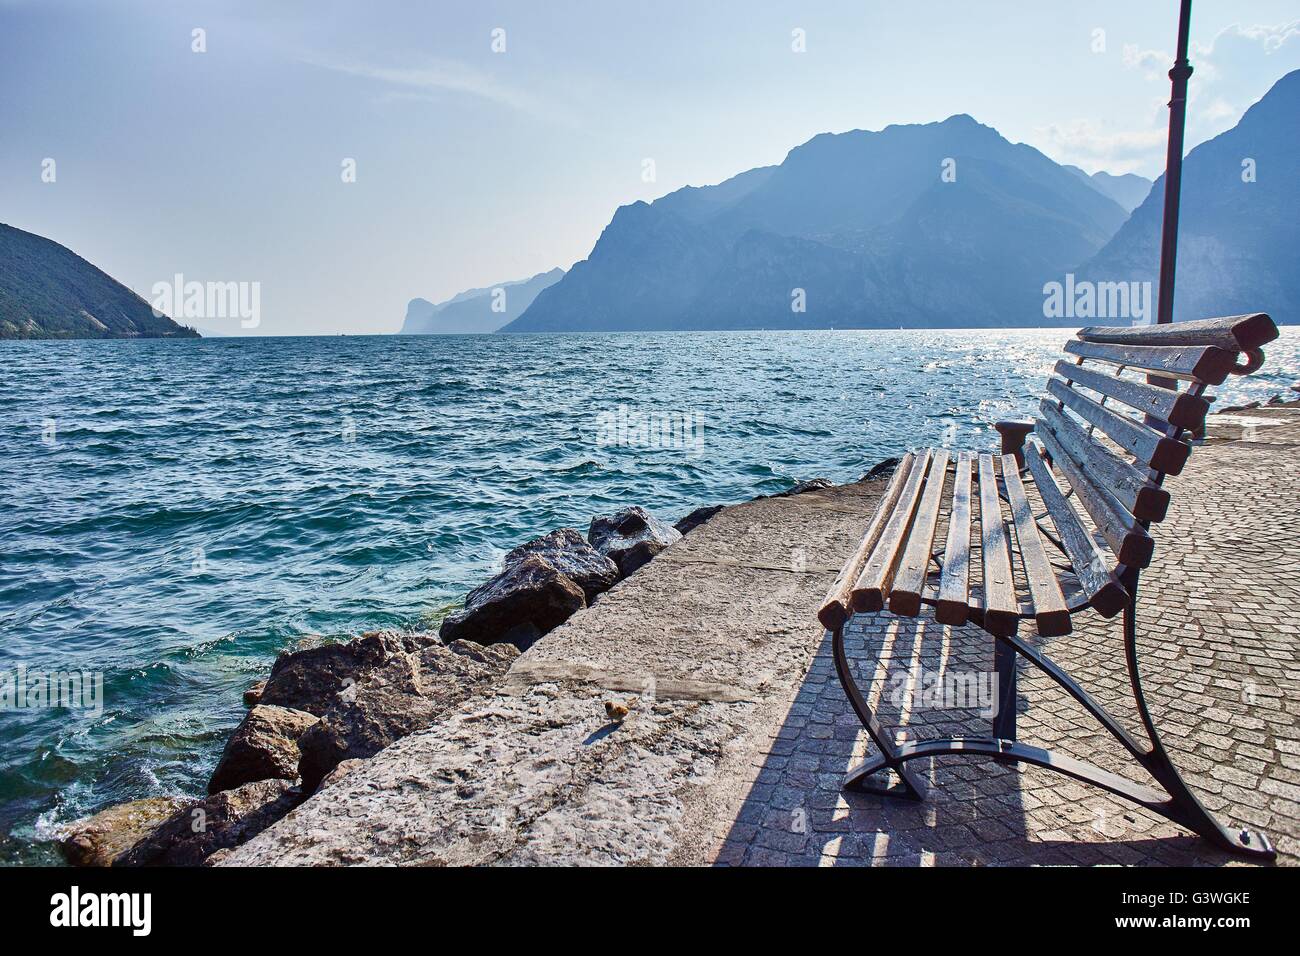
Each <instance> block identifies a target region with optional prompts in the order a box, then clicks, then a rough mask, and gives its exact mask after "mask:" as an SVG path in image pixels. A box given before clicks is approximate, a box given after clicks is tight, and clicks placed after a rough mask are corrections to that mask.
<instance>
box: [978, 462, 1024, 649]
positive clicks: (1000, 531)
mask: <svg viewBox="0 0 1300 956" xmlns="http://www.w3.org/2000/svg"><path fill="white" fill-rule="evenodd" d="M979 476H980V547H981V551H982V556H983V559H984V628H985V629H986V630H987V631H989V633H991V634H997V635H999V636H1005V635H1010V634H1014V633H1015V631H1016V625H1017V624H1018V623H1019V620H1020V602H1019V600H1017V598H1016V583H1015V579H1014V578H1013V577H1012V574H1011V552H1010V551H1009V550H1008V547H1007V526H1006V521H1005V519H1004V518H1003V517H1002V505H1001V498H1000V497H999V496H998V479H997V474H996V472H995V471H994V467H993V456H992V455H990V454H983V455H980V457H979Z"/></svg>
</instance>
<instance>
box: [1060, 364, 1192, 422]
mask: <svg viewBox="0 0 1300 956" xmlns="http://www.w3.org/2000/svg"><path fill="white" fill-rule="evenodd" d="M1055 372H1056V374H1057V375H1059V376H1061V378H1064V379H1069V380H1071V381H1074V382H1078V383H1079V384H1080V385H1083V386H1085V387H1086V388H1090V389H1092V390H1093V391H1094V392H1100V393H1101V394H1103V395H1106V396H1108V397H1110V398H1113V399H1116V400H1118V401H1121V402H1123V403H1124V404H1125V405H1128V406H1129V407H1131V408H1135V409H1137V410H1138V411H1140V412H1142V413H1143V414H1145V415H1152V416H1154V417H1155V418H1158V419H1160V420H1161V421H1166V422H1169V424H1171V425H1177V426H1178V427H1179V428H1200V427H1201V426H1202V425H1204V424H1205V414H1206V412H1208V411H1209V410H1210V403H1209V402H1207V401H1206V400H1205V399H1203V398H1201V397H1200V396H1198V395H1189V394H1188V393H1187V392H1177V391H1174V390H1172V389H1168V388H1159V387H1157V386H1155V385H1149V384H1147V383H1146V382H1135V381H1132V380H1131V379H1127V378H1120V377H1118V376H1117V375H1106V374H1104V373H1102V372H1099V371H1097V370H1096V369H1091V368H1087V367H1085V366H1083V365H1071V364H1070V363H1069V362H1057V363H1056V368H1055Z"/></svg>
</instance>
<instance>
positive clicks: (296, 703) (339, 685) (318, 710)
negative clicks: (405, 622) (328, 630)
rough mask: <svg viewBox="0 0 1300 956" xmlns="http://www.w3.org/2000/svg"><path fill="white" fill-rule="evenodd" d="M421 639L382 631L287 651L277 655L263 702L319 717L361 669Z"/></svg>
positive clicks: (376, 663)
mask: <svg viewBox="0 0 1300 956" xmlns="http://www.w3.org/2000/svg"><path fill="white" fill-rule="evenodd" d="M417 640H418V639H417V638H414V637H407V636H402V635H398V634H393V633H390V632H378V633H372V634H365V635H362V636H361V637H358V638H356V639H355V640H351V641H348V642H347V643H346V644H322V645H319V646H317V647H309V648H305V649H303V650H296V651H289V652H286V653H284V654H281V655H280V656H279V657H278V658H276V661H275V664H274V666H272V668H271V676H270V677H268V678H267V679H266V686H265V687H263V688H262V694H261V697H260V698H259V703H261V704H275V705H276V706H278V707H291V708H293V709H294V710H305V711H307V713H309V714H315V715H316V716H317V717H319V716H320V715H321V714H323V713H325V711H327V710H328V709H329V708H330V705H331V704H333V703H334V701H335V699H336V698H337V697H338V694H339V692H340V691H342V690H343V689H344V688H345V687H346V686H348V682H349V681H355V680H356V678H357V675H358V674H359V673H360V672H361V671H363V670H365V669H367V668H370V667H377V666H379V665H380V664H383V663H384V661H386V660H387V659H388V658H389V656H391V655H392V654H395V653H404V652H405V651H407V650H409V649H411V648H412V647H413V646H415V643H416V642H417Z"/></svg>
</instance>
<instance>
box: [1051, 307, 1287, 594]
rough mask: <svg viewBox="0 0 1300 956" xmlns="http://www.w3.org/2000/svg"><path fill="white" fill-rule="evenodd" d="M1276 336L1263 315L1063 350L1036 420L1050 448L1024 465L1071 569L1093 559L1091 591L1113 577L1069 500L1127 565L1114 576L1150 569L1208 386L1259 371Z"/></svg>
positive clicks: (1119, 335)
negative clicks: (1153, 527)
mask: <svg viewBox="0 0 1300 956" xmlns="http://www.w3.org/2000/svg"><path fill="white" fill-rule="evenodd" d="M1277 336H1278V331H1277V326H1275V325H1274V324H1273V321H1272V319H1270V318H1269V317H1268V316H1267V315H1264V314H1263V313H1256V314H1254V315H1238V316H1230V317H1228V318H1222V319H1205V320H1203V321H1199V322H1178V323H1175V324H1172V325H1154V326H1150V325H1149V326H1134V327H1120V328H1101V327H1095V328H1085V329H1081V330H1080V331H1079V333H1078V337H1077V338H1076V339H1074V340H1071V341H1070V342H1067V343H1066V346H1065V352H1066V356H1065V357H1064V358H1063V359H1062V360H1061V361H1059V362H1057V363H1056V366H1055V368H1054V370H1053V371H1054V374H1053V376H1052V377H1051V379H1050V380H1049V381H1048V384H1047V393H1046V394H1045V395H1044V397H1043V400H1042V402H1041V403H1040V406H1039V415H1038V417H1037V419H1036V420H1035V423H1034V436H1035V438H1036V439H1037V443H1038V446H1041V452H1040V450H1039V447H1035V445H1034V444H1033V443H1031V444H1030V445H1029V446H1027V447H1026V449H1025V464H1026V466H1027V467H1028V468H1029V469H1030V471H1031V472H1032V473H1033V474H1034V479H1035V483H1036V484H1037V485H1038V486H1039V489H1040V495H1041V497H1042V498H1043V502H1044V504H1045V505H1046V506H1047V509H1048V512H1049V514H1051V515H1052V519H1053V523H1054V524H1055V525H1056V526H1057V529H1058V531H1059V532H1060V536H1061V538H1062V543H1063V545H1064V546H1065V548H1066V550H1067V551H1068V552H1070V557H1071V559H1072V561H1073V563H1074V566H1075V567H1076V568H1078V567H1080V566H1081V564H1080V561H1082V560H1086V559H1088V557H1089V554H1091V555H1092V558H1091V560H1090V561H1089V562H1088V563H1089V564H1090V565H1092V566H1094V569H1095V571H1096V572H1097V576H1096V580H1094V581H1092V582H1088V581H1081V583H1082V584H1083V585H1084V587H1085V590H1087V591H1089V592H1094V590H1095V588H1100V587H1102V586H1103V585H1104V584H1105V580H1106V579H1109V578H1110V572H1111V570H1112V569H1111V568H1109V567H1107V568H1101V567H1096V565H1097V564H1099V561H1098V555H1097V554H1096V543H1095V539H1093V540H1084V539H1085V537H1086V538H1088V539H1092V535H1091V534H1089V532H1088V531H1087V530H1086V529H1085V528H1084V527H1083V524H1082V522H1080V521H1078V520H1077V519H1078V515H1077V514H1075V513H1074V512H1073V509H1072V508H1071V506H1070V503H1069V500H1068V498H1070V497H1072V498H1074V499H1075V500H1076V501H1077V502H1078V503H1079V505H1080V506H1081V507H1082V510H1083V511H1084V512H1086V513H1087V515H1088V516H1089V518H1090V519H1091V521H1092V524H1093V525H1094V526H1095V528H1096V530H1097V531H1098V532H1100V536H1101V537H1102V538H1103V539H1104V540H1105V543H1106V545H1107V546H1108V548H1109V550H1110V552H1111V553H1112V554H1113V556H1114V560H1115V563H1116V564H1117V565H1118V566H1119V567H1116V568H1115V569H1114V570H1115V571H1117V572H1121V571H1122V570H1123V569H1125V568H1131V569H1140V568H1144V567H1146V566H1147V565H1148V564H1149V563H1150V561H1151V556H1152V551H1153V545H1152V541H1151V537H1150V535H1149V534H1148V533H1147V528H1148V526H1149V525H1150V524H1151V522H1155V521H1161V520H1163V519H1164V517H1165V514H1166V512H1167V511H1168V508H1169V492H1168V491H1167V490H1166V489H1165V488H1164V487H1163V482H1164V477H1165V475H1177V474H1178V473H1179V472H1180V471H1182V469H1183V466H1184V465H1185V464H1186V463H1187V459H1188V457H1189V455H1190V454H1191V444H1190V443H1189V442H1188V441H1187V440H1186V439H1185V437H1184V435H1185V433H1186V432H1188V431H1192V432H1196V431H1198V430H1199V429H1201V428H1203V426H1204V424H1205V415H1206V412H1207V411H1208V410H1209V401H1208V400H1207V396H1206V395H1205V394H1204V392H1205V389H1206V387H1207V386H1212V385H1220V384H1222V383H1223V381H1224V380H1225V379H1226V378H1227V377H1228V376H1229V375H1233V374H1235V375H1245V374H1248V373H1250V372H1253V371H1255V370H1256V369H1258V368H1259V367H1260V365H1261V364H1262V363H1263V360H1264V355H1263V352H1262V351H1261V346H1263V345H1265V344H1266V343H1268V342H1271V341H1272V340H1274V339H1276V338H1277ZM1164 384H1168V385H1169V386H1170V387H1168V388H1166V387H1162V386H1163V385H1164ZM1043 453H1045V455H1044V454H1043ZM1049 463H1050V469H1051V471H1050V473H1049V471H1048V464H1049ZM1051 473H1054V474H1055V475H1056V476H1057V477H1059V478H1061V479H1063V480H1064V481H1065V483H1066V484H1067V485H1068V490H1067V491H1064V492H1063V493H1055V492H1058V491H1059V490H1060V489H1059V486H1058V485H1057V483H1056V482H1054V481H1053V480H1052V477H1051ZM1067 512H1068V513H1067ZM1090 545H1091V551H1090V550H1089V549H1090ZM1112 580H1113V579H1112Z"/></svg>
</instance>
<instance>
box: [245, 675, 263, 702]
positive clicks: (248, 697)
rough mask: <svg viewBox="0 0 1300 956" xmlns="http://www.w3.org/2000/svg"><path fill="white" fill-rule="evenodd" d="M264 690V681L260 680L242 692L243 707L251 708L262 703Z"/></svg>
mask: <svg viewBox="0 0 1300 956" xmlns="http://www.w3.org/2000/svg"><path fill="white" fill-rule="evenodd" d="M264 690H266V681H264V680H260V681H258V682H257V683H255V684H253V686H251V687H249V688H248V690H246V691H244V706H245V707H253V706H255V705H257V704H260V703H261V702H262V692H263V691H264Z"/></svg>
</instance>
